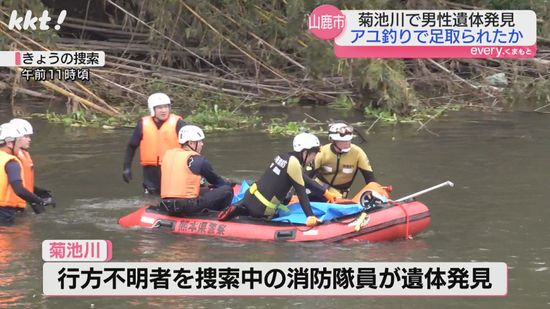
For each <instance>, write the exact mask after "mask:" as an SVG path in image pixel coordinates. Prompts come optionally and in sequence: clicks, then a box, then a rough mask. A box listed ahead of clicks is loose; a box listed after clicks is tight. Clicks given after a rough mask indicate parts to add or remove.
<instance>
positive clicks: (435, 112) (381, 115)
mask: <svg viewBox="0 0 550 309" xmlns="http://www.w3.org/2000/svg"><path fill="white" fill-rule="evenodd" d="M459 109H460V105H458V104H446V105H439V106H435V107H425V108H422V109H417V110H414V111H412V113H411V114H409V115H397V114H395V113H393V112H391V111H386V110H382V109H379V108H372V107H366V108H365V111H364V113H365V116H366V117H374V118H378V119H380V120H381V121H383V122H385V123H390V124H396V123H417V122H419V121H420V122H422V121H425V120H427V119H430V118H437V117H440V116H442V115H443V114H444V113H445V112H447V111H457V110H459Z"/></svg>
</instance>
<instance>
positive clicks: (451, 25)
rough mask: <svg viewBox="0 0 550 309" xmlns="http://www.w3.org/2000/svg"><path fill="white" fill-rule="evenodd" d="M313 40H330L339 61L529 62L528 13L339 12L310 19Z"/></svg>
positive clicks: (531, 17) (322, 11)
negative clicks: (447, 60) (461, 60)
mask: <svg viewBox="0 0 550 309" xmlns="http://www.w3.org/2000/svg"><path fill="white" fill-rule="evenodd" d="M308 29H309V31H310V32H311V33H312V34H313V35H315V36H316V37H317V38H319V39H322V40H334V52H335V55H336V57H339V58H532V57H535V54H536V52H537V46H536V40H537V17H536V14H535V12H533V11H531V10H339V9H338V8H337V7H335V6H332V5H321V6H319V7H317V8H315V9H314V10H313V12H312V13H311V14H310V15H309V16H308Z"/></svg>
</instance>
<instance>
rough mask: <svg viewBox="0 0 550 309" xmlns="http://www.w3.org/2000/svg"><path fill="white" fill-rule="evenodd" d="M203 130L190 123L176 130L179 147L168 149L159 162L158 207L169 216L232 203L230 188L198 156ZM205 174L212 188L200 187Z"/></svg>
mask: <svg viewBox="0 0 550 309" xmlns="http://www.w3.org/2000/svg"><path fill="white" fill-rule="evenodd" d="M203 140H204V133H203V131H202V130H201V129H200V128H199V127H197V126H193V125H186V126H184V127H182V128H181V129H180V131H179V133H178V141H179V143H180V144H181V147H178V148H173V149H169V150H167V151H166V153H165V154H164V158H163V160H162V166H161V175H162V177H161V191H160V194H161V198H162V200H161V203H160V206H161V209H163V210H164V211H166V212H167V213H168V214H169V215H172V216H188V215H192V214H196V213H200V212H202V211H203V210H204V209H211V210H221V209H224V208H225V207H227V206H228V205H229V204H230V203H231V199H232V198H233V190H232V188H231V186H230V185H228V184H226V183H225V181H224V180H223V179H222V178H221V177H220V176H218V175H217V174H216V173H215V172H214V170H213V168H212V166H211V165H210V163H209V162H208V160H207V159H206V158H205V157H203V156H201V155H200V154H201V152H202V148H203V145H204V142H203ZM201 177H204V178H205V179H206V180H207V181H208V182H209V183H210V184H211V185H212V186H213V189H209V188H207V187H203V188H201Z"/></svg>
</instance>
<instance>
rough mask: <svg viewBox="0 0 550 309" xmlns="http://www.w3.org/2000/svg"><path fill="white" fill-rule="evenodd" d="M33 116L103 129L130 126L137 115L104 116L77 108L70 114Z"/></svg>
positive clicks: (48, 113)
mask: <svg viewBox="0 0 550 309" xmlns="http://www.w3.org/2000/svg"><path fill="white" fill-rule="evenodd" d="M33 116H37V117H39V118H44V119H46V120H48V121H49V122H52V123H59V124H63V125H66V126H71V127H95V128H103V129H114V128H116V127H128V128H132V127H134V126H135V124H136V121H137V117H136V116H132V115H130V114H123V115H121V116H120V117H106V116H102V115H99V114H96V113H93V112H90V111H86V110H78V111H76V112H74V113H71V114H57V113H55V112H51V113H50V112H49V111H48V112H46V113H45V114H40V113H36V114H33Z"/></svg>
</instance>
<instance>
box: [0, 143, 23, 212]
mask: <svg viewBox="0 0 550 309" xmlns="http://www.w3.org/2000/svg"><path fill="white" fill-rule="evenodd" d="M11 160H15V161H17V163H19V165H20V166H21V162H20V161H19V159H17V157H16V156H12V155H10V154H8V153H6V152H4V151H2V150H0V207H18V208H25V205H27V202H26V201H25V200H24V199H22V198H20V197H19V196H17V194H15V192H14V191H13V188H12V187H11V185H10V183H9V180H8V173H6V164H8V162H9V161H11ZM21 179H22V180H23V186H25V177H24V175H23V177H21Z"/></svg>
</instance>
